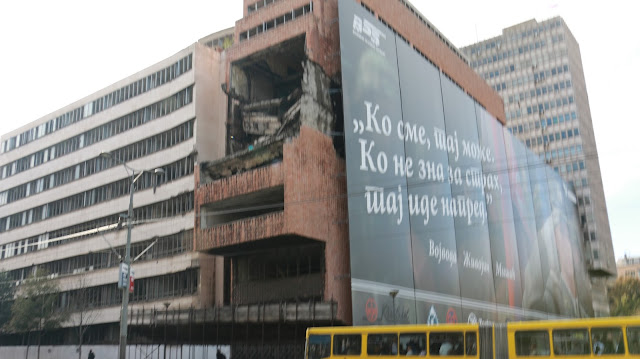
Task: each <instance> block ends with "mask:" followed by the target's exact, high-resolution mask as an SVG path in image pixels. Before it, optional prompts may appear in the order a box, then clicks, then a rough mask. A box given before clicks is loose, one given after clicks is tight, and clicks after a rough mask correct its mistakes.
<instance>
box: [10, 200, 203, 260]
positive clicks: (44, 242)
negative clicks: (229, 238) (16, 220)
mask: <svg viewBox="0 0 640 359" xmlns="http://www.w3.org/2000/svg"><path fill="white" fill-rule="evenodd" d="M191 211H193V192H185V193H182V194H179V195H177V196H175V197H172V198H169V199H167V200H165V201H161V202H156V203H152V204H149V205H146V206H143V207H138V208H134V209H133V218H132V221H133V222H136V223H145V222H154V221H159V220H162V219H163V218H170V217H175V216H181V215H184V214H186V213H188V212H191ZM119 221H120V214H119V213H118V214H112V215H109V216H106V217H102V218H98V219H94V220H92V221H87V222H83V223H78V224H75V225H73V226H70V227H66V228H62V229H58V230H54V231H51V232H47V233H45V234H41V235H39V236H35V237H32V238H28V239H24V240H20V241H15V242H11V243H8V244H5V245H3V246H0V254H1V256H0V259H4V258H9V257H13V256H15V255H20V254H24V253H28V252H31V251H34V250H41V249H45V248H47V247H53V246H58V245H61V244H65V243H69V242H75V241H78V240H81V239H84V238H89V237H91V236H95V235H96V232H95V229H96V228H101V227H104V226H108V225H113V224H116V223H118V222H119Z"/></svg>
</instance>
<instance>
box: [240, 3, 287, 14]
mask: <svg viewBox="0 0 640 359" xmlns="http://www.w3.org/2000/svg"><path fill="white" fill-rule="evenodd" d="M276 1H279V0H260V1H258V2H255V3H253V4H251V5H249V6H247V13H249V14H251V13H252V12H254V11H258V10H260V9H262V8H263V7H266V6H267V5H271V4H273V3H274V2H276Z"/></svg>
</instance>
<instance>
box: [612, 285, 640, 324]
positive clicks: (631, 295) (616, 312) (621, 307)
mask: <svg viewBox="0 0 640 359" xmlns="http://www.w3.org/2000/svg"><path fill="white" fill-rule="evenodd" d="M609 309H610V311H611V316H627V315H638V314H640V280H638V279H637V278H635V277H627V278H618V280H617V281H616V282H615V284H614V285H613V287H611V288H610V289H609Z"/></svg>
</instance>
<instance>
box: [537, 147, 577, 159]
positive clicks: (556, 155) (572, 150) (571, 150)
mask: <svg viewBox="0 0 640 359" xmlns="http://www.w3.org/2000/svg"><path fill="white" fill-rule="evenodd" d="M580 155H582V145H575V146H568V147H561V148H558V149H555V150H550V151H547V152H545V158H546V159H547V160H556V159H560V160H561V159H566V158H574V157H576V156H580Z"/></svg>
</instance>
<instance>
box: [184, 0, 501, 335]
mask: <svg viewBox="0 0 640 359" xmlns="http://www.w3.org/2000/svg"><path fill="white" fill-rule="evenodd" d="M255 2H256V0H244V2H243V6H244V18H243V19H241V20H239V21H237V22H236V27H235V41H234V45H233V46H232V47H231V48H229V49H228V50H227V57H226V58H227V67H226V68H227V71H226V74H227V77H228V76H230V73H231V71H230V69H231V64H233V63H234V62H236V61H239V60H242V59H244V58H246V57H248V56H250V55H254V54H256V53H258V52H260V51H263V50H266V49H269V48H270V47H273V46H276V45H278V44H280V43H282V42H284V41H286V40H288V39H292V38H295V37H298V36H300V35H305V48H304V54H305V56H306V57H308V59H309V60H311V61H313V62H314V63H316V64H318V65H320V67H321V68H322V69H323V70H324V72H325V74H326V75H328V76H329V77H330V78H334V79H335V77H336V76H338V75H339V74H340V41H339V28H338V26H339V22H338V0H324V1H313V2H312V6H313V9H312V10H313V11H312V12H311V13H308V14H305V15H303V16H299V17H297V18H295V19H293V20H291V21H288V22H285V23H284V24H280V25H278V26H277V27H273V28H270V29H268V31H264V32H262V33H259V34H256V35H254V36H251V37H249V38H244V37H245V36H246V34H247V32H248V31H249V30H250V29H254V28H256V27H257V26H261V25H262V24H263V23H264V22H266V21H269V20H272V19H274V18H276V17H279V16H283V15H284V14H287V13H288V12H291V11H292V10H293V9H298V8H300V7H302V6H305V5H308V4H310V3H311V1H309V0H276V1H275V2H273V3H271V4H269V5H267V6H265V7H262V8H260V9H258V10H257V11H253V12H252V13H251V14H249V12H248V10H247V7H248V6H249V5H252V4H254V3H255ZM361 2H362V3H364V4H365V5H366V6H367V7H369V8H370V9H371V10H372V11H373V12H374V13H376V14H379V16H380V18H382V19H384V21H385V22H387V23H388V24H389V25H390V26H391V27H393V28H394V29H396V31H397V32H398V33H399V34H401V35H402V36H404V37H405V38H406V39H407V40H408V41H409V42H410V43H411V44H412V45H413V46H415V47H416V48H417V49H418V50H419V51H421V52H422V53H423V54H425V55H426V56H427V57H428V58H429V59H430V60H431V61H433V62H434V63H435V64H436V65H437V66H438V67H440V69H441V70H442V71H443V72H444V73H445V74H447V75H448V76H449V77H451V78H452V79H453V80H454V81H455V82H457V83H458V84H459V85H460V86H462V88H463V89H464V90H465V91H466V92H467V93H468V94H469V95H470V96H472V97H473V98H475V99H476V100H477V101H478V102H479V103H481V104H482V105H483V106H485V107H486V108H487V110H488V111H489V112H490V113H491V114H492V115H494V116H495V117H497V118H498V119H499V120H500V121H502V122H503V123H504V121H505V115H504V108H503V103H502V100H501V98H500V97H499V96H498V94H497V93H496V92H495V91H494V90H493V89H491V88H490V87H489V86H488V85H487V84H486V82H485V81H484V80H483V79H482V78H480V77H479V76H478V75H477V74H476V73H475V72H474V71H473V70H472V69H471V68H470V67H469V66H467V65H466V64H465V62H464V61H463V60H462V59H460V58H459V57H458V55H457V54H456V53H454V52H453V51H451V49H450V48H449V47H448V46H447V45H446V44H445V43H444V42H443V41H442V40H441V39H440V38H438V35H436V34H435V33H434V32H433V31H431V30H429V29H428V28H427V27H426V25H425V24H423V23H422V22H421V21H420V19H418V18H417V17H416V16H415V14H413V13H412V12H411V11H410V10H409V9H408V8H407V7H406V6H405V5H404V4H403V3H402V2H401V1H400V0H361ZM241 35H242V36H241ZM241 38H242V40H241ZM226 82H227V85H230V84H229V82H230V81H229V78H227V79H226ZM230 121H231V120H230ZM199 171H200V168H196V174H195V178H196V190H195V211H196V223H195V228H196V229H195V238H194V248H195V249H196V250H199V251H210V250H212V249H217V248H223V247H229V246H237V245H240V244H247V243H250V242H255V241H260V240H263V239H269V238H273V237H281V236H292V237H304V238H309V239H313V240H317V241H322V242H324V243H325V253H324V256H325V274H324V275H325V280H324V283H325V285H324V294H323V295H324V300H325V301H335V302H337V303H338V313H337V316H336V318H337V319H338V320H339V321H342V322H344V323H350V322H351V321H352V313H351V288H350V287H351V282H350V264H349V263H350V255H349V229H348V211H347V195H346V193H347V191H346V169H345V162H344V159H341V158H340V157H339V156H338V155H337V153H336V151H335V149H334V145H333V141H332V138H331V137H330V136H327V135H325V134H323V133H321V132H318V131H316V130H314V129H311V128H309V127H305V126H302V128H301V129H300V133H299V135H298V136H297V137H295V138H292V139H291V140H290V141H289V142H285V143H284V144H283V151H282V162H280V163H276V164H271V165H268V166H266V167H259V168H256V169H253V170H249V171H247V172H244V173H240V174H236V175H232V176H229V177H227V178H223V179H219V180H216V181H213V182H212V183H208V184H202V183H201V181H200V172H199ZM279 186H281V187H283V188H284V209H283V210H282V211H275V212H271V213H268V214H264V215H259V216H254V217H250V218H244V219H240V220H235V221H232V222H229V223H224V224H220V225H214V226H213V227H212V228H207V229H202V228H201V220H200V214H201V212H202V211H201V207H202V206H204V205H207V204H210V203H215V202H217V201H222V200H225V199H230V198H234V197H236V196H240V195H246V194H251V193H253V192H257V191H261V190H265V189H269V188H275V187H279ZM256 205H259V203H257V204H256Z"/></svg>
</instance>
